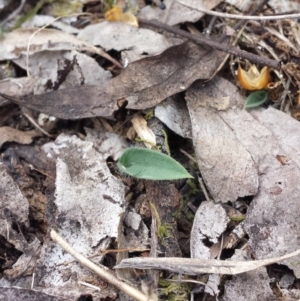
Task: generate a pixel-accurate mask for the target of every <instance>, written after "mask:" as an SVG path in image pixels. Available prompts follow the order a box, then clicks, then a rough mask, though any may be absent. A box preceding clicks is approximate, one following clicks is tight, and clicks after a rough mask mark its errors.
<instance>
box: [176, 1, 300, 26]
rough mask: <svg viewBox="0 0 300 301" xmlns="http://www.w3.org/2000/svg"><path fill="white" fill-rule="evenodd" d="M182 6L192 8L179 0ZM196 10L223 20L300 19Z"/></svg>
mask: <svg viewBox="0 0 300 301" xmlns="http://www.w3.org/2000/svg"><path fill="white" fill-rule="evenodd" d="M177 2H179V3H180V4H181V5H183V6H186V7H188V8H191V7H190V6H188V5H186V4H185V3H184V2H181V1H180V0H177ZM193 9H194V10H196V11H199V12H201V13H204V14H207V15H211V16H217V17H221V18H229V19H237V20H258V21H271V20H282V19H297V18H300V13H298V14H286V15H276V16H274V15H272V16H244V15H233V14H227V13H220V12H216V11H212V10H209V9H206V8H195V7H193Z"/></svg>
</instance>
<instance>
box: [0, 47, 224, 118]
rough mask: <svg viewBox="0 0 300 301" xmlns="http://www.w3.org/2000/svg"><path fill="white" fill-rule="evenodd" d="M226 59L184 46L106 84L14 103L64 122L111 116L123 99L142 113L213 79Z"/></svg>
mask: <svg viewBox="0 0 300 301" xmlns="http://www.w3.org/2000/svg"><path fill="white" fill-rule="evenodd" d="M224 56H225V55H224V53H221V52H218V51H214V50H211V49H209V50H208V49H206V48H201V47H200V46H198V45H195V44H192V43H184V44H181V45H179V46H173V47H171V48H169V49H167V50H166V51H165V52H163V53H162V54H161V55H158V56H155V57H150V58H145V59H143V60H140V61H137V62H134V63H132V64H130V65H129V66H128V67H127V68H125V69H123V70H122V72H121V74H120V75H119V76H117V77H115V78H113V79H111V80H109V81H108V82H107V83H100V84H99V85H98V86H83V87H75V88H70V89H64V90H58V91H53V92H50V93H45V94H41V95H34V96H31V97H24V98H23V99H19V100H18V99H15V100H13V101H14V102H16V103H18V104H19V105H22V106H25V107H28V108H31V109H33V110H37V111H40V112H43V113H45V114H47V115H51V116H55V117H60V118H63V119H77V118H85V117H94V116H103V117H105V116H111V115H112V114H113V112H114V111H115V110H117V109H118V107H117V101H118V100H119V99H124V98H125V99H126V100H127V101H128V104H127V108H130V109H135V110H143V109H147V108H151V107H154V106H155V105H157V104H158V103H160V102H161V101H162V100H164V99H166V98H167V97H168V96H171V95H173V94H176V93H178V92H182V91H184V90H186V89H187V88H188V87H189V86H190V85H191V84H192V82H194V81H195V80H196V79H199V78H201V79H207V78H210V76H211V75H212V74H213V73H214V71H215V70H216V69H217V68H218V66H219V64H220V62H221V61H222V59H223V58H224ZM0 95H1V94H0ZM83 99H84V101H82V100H83Z"/></svg>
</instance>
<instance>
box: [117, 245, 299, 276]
mask: <svg viewBox="0 0 300 301" xmlns="http://www.w3.org/2000/svg"><path fill="white" fill-rule="evenodd" d="M299 254H300V249H299V250H297V251H295V252H292V253H289V254H287V255H284V256H280V257H274V258H269V259H262V260H253V261H224V260H216V259H194V258H177V257H169V258H168V257H164V258H151V257H149V258H130V259H124V260H122V262H121V263H120V264H119V265H117V266H116V267H115V269H123V268H135V269H163V270H168V271H172V272H175V273H180V274H188V275H199V274H204V273H212V274H227V275H236V274H240V273H245V272H248V271H252V270H256V269H258V268H260V267H263V266H266V265H269V264H273V263H277V262H281V261H283V260H286V259H288V258H292V257H294V256H297V255H299Z"/></svg>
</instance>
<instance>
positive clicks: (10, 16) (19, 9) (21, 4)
mask: <svg viewBox="0 0 300 301" xmlns="http://www.w3.org/2000/svg"><path fill="white" fill-rule="evenodd" d="M25 2H26V0H21V3H20V5H19V7H18V8H17V9H16V10H15V11H13V12H12V13H11V14H10V15H9V16H7V17H6V18H5V19H4V20H3V21H2V22H0V26H3V25H4V24H5V23H6V22H8V21H9V20H11V19H13V18H14V17H15V16H17V15H18V14H19V12H20V11H21V10H22V8H23V6H24V4H25Z"/></svg>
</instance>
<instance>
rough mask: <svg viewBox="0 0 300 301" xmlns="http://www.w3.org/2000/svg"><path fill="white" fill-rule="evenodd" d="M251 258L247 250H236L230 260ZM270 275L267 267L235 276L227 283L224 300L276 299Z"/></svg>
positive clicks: (272, 300) (262, 300)
mask: <svg viewBox="0 0 300 301" xmlns="http://www.w3.org/2000/svg"><path fill="white" fill-rule="evenodd" d="M247 260H250V258H249V256H248V255H247V252H246V251H245V250H236V252H235V255H234V256H233V257H232V258H231V260H230V261H247ZM269 281H270V280H269V276H268V274H267V271H266V268H265V267H263V268H259V269H257V270H253V271H250V272H246V273H243V274H239V275H236V276H233V279H232V280H227V281H226V283H225V293H224V296H223V297H222V299H221V300H222V301H257V300H259V301H275V300H276V298H275V296H274V294H273V292H272V290H271V288H270V284H269Z"/></svg>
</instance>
